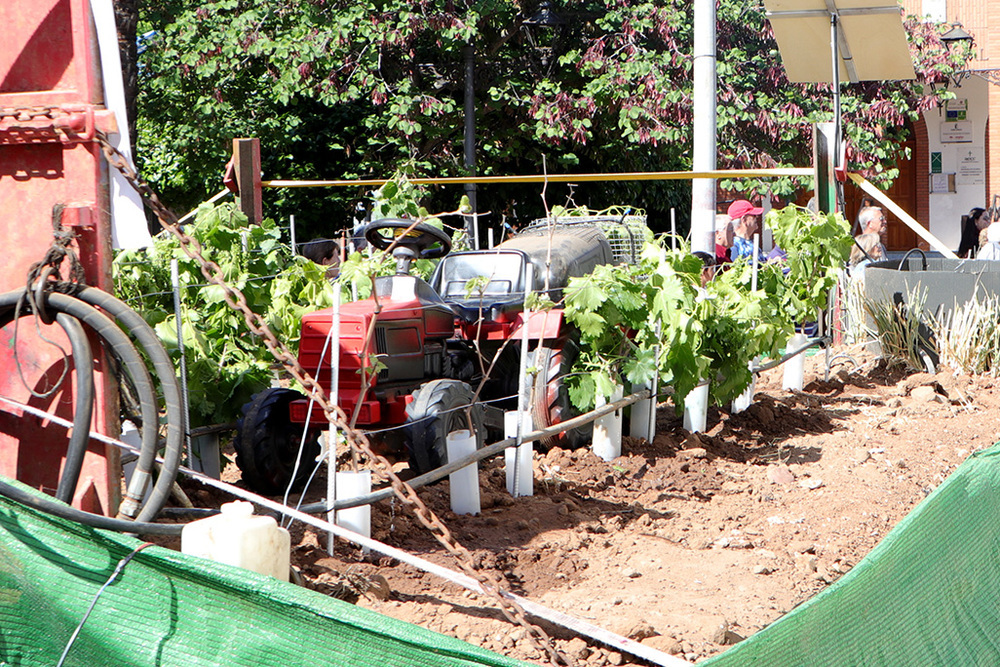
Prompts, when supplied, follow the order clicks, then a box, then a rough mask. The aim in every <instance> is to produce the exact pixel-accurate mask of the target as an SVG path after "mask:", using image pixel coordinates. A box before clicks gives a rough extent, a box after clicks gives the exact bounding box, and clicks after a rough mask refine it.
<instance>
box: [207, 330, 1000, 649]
mask: <svg viewBox="0 0 1000 667" xmlns="http://www.w3.org/2000/svg"><path fill="white" fill-rule="evenodd" d="M834 352H835V353H836V354H831V357H832V362H828V361H827V357H826V355H825V354H824V353H823V352H820V353H819V354H816V355H815V356H811V357H809V358H808V359H807V360H806V384H805V387H804V390H803V391H801V392H789V391H785V390H783V389H782V373H783V371H782V369H781V368H778V369H775V370H772V371H768V372H766V373H764V374H763V375H762V377H761V378H760V379H759V380H758V383H757V388H756V395H755V399H754V402H753V404H752V405H751V407H750V408H749V409H748V410H746V411H745V412H742V413H739V414H730V413H729V412H728V411H726V410H719V409H715V408H713V409H710V411H709V415H708V430H707V432H706V433H704V434H690V433H688V432H687V431H685V430H684V429H683V427H682V420H681V419H680V418H678V417H676V416H675V415H674V412H673V408H672V406H670V405H669V404H666V405H664V406H661V409H660V410H659V412H658V417H657V435H656V437H655V439H654V440H653V442H652V443H647V442H644V441H640V440H636V439H631V438H626V439H625V442H624V445H623V455H622V456H621V457H620V458H618V459H615V460H614V461H611V462H608V463H606V462H604V461H602V460H600V459H598V458H597V457H595V456H594V455H593V454H592V453H590V452H589V451H588V450H578V451H563V450H560V449H553V450H551V451H549V452H548V453H546V454H538V453H536V454H535V460H534V471H535V495H534V496H533V497H530V498H519V499H516V500H515V499H513V498H511V497H510V496H509V495H508V494H507V493H506V490H505V486H504V471H503V462H502V459H499V460H493V461H489V462H486V463H484V464H483V465H482V466H481V468H480V479H481V485H482V507H483V510H482V513H481V514H479V515H478V516H456V515H454V514H452V513H451V512H450V510H449V499H448V483H447V481H444V482H441V483H439V484H436V485H433V486H431V487H429V488H424V489H422V490H421V491H420V496H421V498H423V499H424V500H425V502H426V503H427V504H428V505H429V506H430V507H431V508H433V509H434V510H435V511H436V512H437V513H438V514H439V516H441V517H442V519H443V520H444V521H445V522H446V524H447V525H448V527H449V528H450V529H451V530H452V531H453V532H454V534H455V535H456V536H457V537H458V539H459V540H460V541H461V542H462V543H463V544H464V545H465V546H466V547H467V548H468V549H470V550H471V551H472V552H473V554H474V555H475V558H476V560H477V562H478V563H479V564H481V565H482V566H490V567H495V568H497V569H499V571H500V572H501V573H502V575H503V577H504V578H505V579H506V581H507V582H508V585H509V586H510V588H511V590H513V591H514V592H515V593H517V594H519V595H522V596H524V597H526V598H528V599H530V600H532V601H535V602H538V603H540V604H542V605H545V606H547V607H549V608H552V609H555V610H557V611H559V612H563V613H565V614H569V615H570V616H574V617H576V618H579V619H583V620H585V621H588V622H590V623H592V624H594V625H598V626H601V627H603V628H606V629H608V630H611V631H613V632H616V633H619V634H621V635H625V636H628V637H632V638H634V639H637V640H640V641H642V642H643V643H646V644H649V645H651V646H654V647H656V648H658V649H660V650H663V651H666V652H669V653H672V654H676V655H677V657H679V658H683V659H686V660H688V661H692V662H694V661H697V660H700V659H703V658H705V657H707V656H711V655H714V654H717V653H719V652H721V651H724V650H725V649H726V648H727V646H728V645H729V644H732V643H735V642H737V641H739V640H740V639H741V638H743V637H747V636H749V635H752V634H753V633H755V632H757V631H759V630H760V629H762V628H764V627H765V626H767V625H768V624H769V623H771V622H773V621H774V620H775V619H777V618H778V617H780V616H781V615H782V614H784V613H786V612H787V611H789V610H791V609H792V608H793V607H795V606H796V605H798V604H800V603H802V602H803V601H805V600H806V599H808V598H810V597H812V596H813V595H815V594H816V593H818V592H819V591H821V590H822V589H823V588H824V587H826V586H828V585H829V584H830V583H831V582H833V581H835V580H836V579H837V578H838V577H840V576H841V575H843V574H844V573H845V572H846V571H848V570H849V569H850V568H851V567H853V566H854V565H855V564H856V563H857V562H858V561H859V560H860V559H862V558H863V557H864V556H865V555H866V554H867V553H868V552H869V551H870V550H871V549H872V548H873V547H874V546H875V545H876V544H877V543H878V542H879V541H880V540H881V539H882V538H883V537H884V536H885V535H886V533H888V531H889V530H890V529H891V528H892V527H893V526H894V525H895V524H896V523H897V522H898V521H899V520H900V519H901V518H902V517H903V516H905V515H906V514H907V513H908V512H910V510H912V509H913V507H914V506H915V505H916V504H917V503H919V502H920V501H921V500H922V499H923V498H924V497H925V496H926V495H927V494H928V493H930V492H931V490H933V489H934V488H935V487H936V486H938V485H939V484H940V483H941V482H942V481H943V480H944V479H945V478H946V477H947V476H948V475H949V473H951V472H952V471H953V470H954V469H955V467H956V466H958V464H960V463H961V462H962V461H963V460H964V459H965V458H966V457H967V456H968V455H969V454H970V453H972V452H974V451H977V450H979V449H983V448H985V447H988V446H990V445H991V444H993V443H994V442H996V441H997V440H998V439H1000V422H998V421H997V420H996V419H995V418H994V415H995V410H996V408H997V406H998V403H1000V388H998V384H997V381H996V380H995V379H994V378H989V377H968V376H962V375H954V374H952V373H951V372H949V371H941V372H938V373H937V374H936V375H929V374H927V373H908V372H906V371H904V370H902V369H901V368H887V367H886V364H885V362H884V361H880V360H877V359H874V358H871V357H870V356H867V355H865V354H863V353H862V352H861V351H860V350H857V349H854V350H851V349H843V348H840V349H837V350H834ZM828 363H830V370H829V379H828V380H824V377H825V375H826V370H827V364H828ZM234 475H238V470H236V469H235V465H232V464H230V465H229V466H228V467H227V471H226V476H229V477H232V476H234ZM321 488H322V487H321ZM192 490H193V491H194V495H195V497H198V496H201V497H203V498H208V497H209V496H208V494H207V493H206V492H204V491H199V490H197V489H192ZM372 537H374V538H375V539H377V540H380V541H383V542H386V543H388V544H390V545H392V546H395V547H398V548H400V549H403V550H406V551H409V552H412V553H415V554H418V555H419V556H421V557H423V558H426V559H428V560H431V561H434V562H438V563H441V564H443V565H445V566H447V567H449V568H451V569H456V570H457V569H458V567H457V565H456V563H455V561H454V560H453V559H452V558H451V557H449V556H448V555H447V554H445V553H444V551H443V549H442V548H441V547H440V546H439V545H438V544H437V542H436V541H434V539H433V538H432V537H430V535H429V534H428V533H427V531H426V530H424V529H423V528H421V527H420V526H419V525H418V524H417V523H416V521H415V520H414V519H413V518H412V517H411V516H409V515H408V514H407V513H406V512H405V511H404V510H403V509H402V508H401V506H400V504H399V503H398V502H394V503H389V502H384V503H381V504H379V505H377V506H376V507H375V508H374V509H373V513H372ZM325 544H326V538H325V535H317V534H316V533H315V532H314V531H313V530H312V529H305V530H303V528H302V527H301V524H299V525H298V526H293V529H292V561H293V566H294V568H296V569H297V570H298V571H299V573H300V574H301V576H302V578H303V580H304V584H305V585H306V586H308V587H309V588H312V589H314V590H317V591H319V592H322V593H325V594H329V595H335V596H337V597H341V598H344V599H348V600H350V601H353V602H355V603H356V604H358V605H362V606H364V607H368V608H370V609H373V610H375V611H377V612H379V613H382V614H386V615H388V616H392V617H395V618H398V619H402V620H405V621H409V622H412V623H415V624H418V625H421V626H423V627H426V628H429V629H431V630H435V631H438V632H442V633H445V634H448V635H452V636H455V637H458V638H460V639H463V640H466V641H468V642H471V643H473V644H477V645H479V646H483V647H485V648H487V649H491V650H494V651H497V652H499V653H502V654H505V655H508V656H511V657H514V658H519V659H524V660H528V661H533V662H538V663H543V662H544V660H543V656H542V655H541V654H540V653H539V652H537V651H536V650H534V649H533V648H532V647H531V645H530V644H529V643H528V642H527V641H526V640H525V639H524V631H523V630H521V629H520V628H518V627H517V626H514V625H512V624H510V623H509V622H507V621H506V620H504V619H503V617H502V615H501V614H500V612H499V611H498V610H497V609H496V608H495V607H494V606H493V605H492V604H491V603H490V602H489V600H488V599H486V598H483V597H478V596H476V595H474V594H472V593H470V592H467V591H465V590H464V589H462V588H460V587H458V586H456V585H454V584H447V583H444V582H442V580H440V579H438V578H436V577H434V576H431V575H428V574H424V573H422V572H420V571H418V570H416V569H414V568H412V567H410V566H407V565H403V564H400V563H398V562H396V561H394V560H392V559H388V558H384V557H383V558H379V557H378V556H377V555H368V556H365V555H363V554H361V552H360V551H359V550H358V549H357V548H355V547H353V546H352V545H350V544H347V543H340V542H338V545H337V548H336V550H335V554H334V555H333V556H330V555H329V554H327V553H326V552H325V550H324V548H323V546H321V545H324V546H325ZM541 625H542V626H543V627H544V628H545V629H546V631H548V632H549V633H550V634H551V635H552V636H553V637H554V638H555V639H556V643H557V645H558V647H559V648H560V649H561V650H562V651H563V652H564V653H565V655H566V656H567V657H568V658H569V659H570V660H571V661H572V662H573V663H574V664H579V665H592V666H595V667H596V666H600V665H608V664H611V665H622V664H626V665H628V664H646V663H644V662H642V661H641V660H639V659H638V658H635V657H633V656H630V655H628V654H622V653H618V652H617V651H614V650H611V649H609V648H606V647H604V646H602V645H600V644H598V643H596V642H593V641H590V640H585V639H581V638H579V637H574V635H573V634H572V633H570V632H568V631H566V630H564V629H561V628H559V627H556V626H553V625H550V624H546V623H541Z"/></svg>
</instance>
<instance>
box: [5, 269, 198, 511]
mask: <svg viewBox="0 0 1000 667" xmlns="http://www.w3.org/2000/svg"><path fill="white" fill-rule="evenodd" d="M23 293H24V290H15V291H13V292H7V293H5V294H0V326H5V325H6V324H7V323H9V322H10V321H11V320H12V319H13V314H14V306H16V304H17V303H18V302H19V301H20V299H21V296H22V295H23ZM46 300H47V302H48V303H47V307H49V308H51V309H52V310H54V311H56V312H58V313H65V314H66V315H69V316H72V317H75V318H77V319H79V320H82V321H83V322H84V323H86V324H87V325H88V326H90V327H91V328H92V329H93V330H94V331H95V332H96V333H97V334H98V335H99V336H100V337H101V338H103V339H104V340H105V341H106V342H107V344H108V347H109V350H110V351H111V352H112V353H113V354H114V355H115V356H117V357H118V359H120V360H121V361H122V363H123V365H124V368H125V371H126V375H127V376H128V379H129V380H130V381H131V382H132V385H133V387H134V388H135V390H136V393H137V394H138V395H139V396H140V410H141V415H142V420H143V441H142V448H141V450H140V455H139V461H140V462H145V461H148V462H149V468H151V467H152V462H153V461H154V460H155V457H156V450H157V447H158V439H157V424H158V421H159V411H158V408H157V403H156V393H155V390H154V387H153V383H152V380H151V379H150V376H149V371H148V370H147V369H146V365H145V363H144V362H143V361H142V357H141V356H140V355H139V353H138V351H137V350H136V348H135V346H134V345H133V344H132V341H131V340H130V339H129V337H128V336H127V335H125V333H124V332H123V331H122V330H121V329H119V328H118V327H117V326H116V325H115V324H114V322H112V321H111V320H110V319H109V318H108V317H107V316H105V315H104V314H102V313H101V312H100V311H98V310H97V309H96V308H95V307H94V306H95V305H96V306H99V307H101V308H103V309H104V310H106V311H107V312H109V313H111V314H112V315H114V316H115V317H117V318H118V319H120V320H121V321H122V322H123V324H125V325H127V326H129V327H130V331H131V332H132V333H133V334H134V335H135V336H136V338H137V339H139V341H140V344H142V345H143V347H144V349H145V350H146V352H147V355H148V356H149V357H150V359H151V360H152V361H153V365H154V369H155V370H156V372H157V375H158V376H159V378H160V384H161V386H162V387H163V391H164V396H165V399H166V402H167V414H168V422H169V424H168V433H167V448H166V452H165V454H164V464H163V467H162V470H161V472H160V475H159V478H158V479H157V482H156V484H155V486H154V489H153V492H152V493H150V496H149V498H148V500H147V501H146V503H145V504H144V505H143V506H142V510H141V511H140V512H139V514H138V516H137V517H136V519H137V521H138V522H140V523H141V522H144V521H147V520H149V519H152V518H155V516H156V514H157V513H158V512H159V511H160V509H162V508H163V505H165V504H166V501H167V499H168V497H169V495H170V491H171V487H172V486H173V483H174V480H175V479H176V475H177V470H178V468H179V466H180V459H181V455H182V454H183V439H182V435H181V434H182V430H183V425H182V424H180V423H179V421H178V418H179V415H180V414H181V413H180V394H179V391H178V390H177V384H176V377H175V376H174V369H173V364H172V363H170V358H169V356H168V355H167V353H166V351H165V350H164V349H163V347H162V345H161V344H160V342H159V339H157V338H156V334H155V333H154V332H153V331H152V329H151V328H150V327H149V325H148V324H146V323H145V321H143V320H142V318H141V317H139V315H138V314H136V313H135V312H134V311H132V310H131V309H129V308H128V306H126V305H125V304H124V303H122V302H121V301H119V300H118V299H115V298H114V297H113V296H111V295H109V294H107V293H105V292H101V291H100V290H95V289H92V288H83V289H81V290H79V292H78V293H77V294H76V295H75V297H74V296H68V295H66V294H61V293H59V292H47V293H46ZM24 314H27V313H24ZM78 368H79V366H78ZM88 422H89V420H88ZM75 430H76V429H74V431H75ZM82 430H83V431H84V433H85V434H86V435H89V423H88V425H87V428H85V429H82ZM137 468H138V466H137ZM149 468H147V469H146V470H145V473H146V474H145V476H142V475H139V472H138V471H137V475H139V476H138V477H136V476H135V475H134V476H133V480H132V484H130V485H129V492H128V493H129V496H131V497H132V500H133V501H136V502H137V500H138V499H141V498H142V496H143V494H144V492H145V490H146V486H147V483H148V480H149V472H148V470H149ZM81 514H82V516H85V517H96V516H97V515H93V514H90V513H87V512H82V513H81ZM104 518H105V517H101V519H102V520H103V519H104ZM128 523H131V522H129V521H124V522H123V524H128Z"/></svg>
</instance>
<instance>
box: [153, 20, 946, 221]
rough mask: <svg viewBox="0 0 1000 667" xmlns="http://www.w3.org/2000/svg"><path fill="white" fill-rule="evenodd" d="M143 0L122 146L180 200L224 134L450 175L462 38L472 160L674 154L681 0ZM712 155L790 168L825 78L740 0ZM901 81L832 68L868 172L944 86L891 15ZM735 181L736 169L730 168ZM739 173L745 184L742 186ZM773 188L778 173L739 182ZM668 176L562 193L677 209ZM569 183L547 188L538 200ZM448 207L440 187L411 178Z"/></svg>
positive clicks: (942, 72) (686, 83)
mask: <svg viewBox="0 0 1000 667" xmlns="http://www.w3.org/2000/svg"><path fill="white" fill-rule="evenodd" d="M155 5H156V6H155V7H146V8H143V9H142V11H143V14H142V17H141V18H142V25H141V27H140V28H141V31H142V32H145V31H148V30H156V31H157V35H158V37H157V41H156V43H155V44H154V46H152V47H150V48H149V49H147V50H146V52H145V54H144V56H143V59H142V62H141V68H140V72H141V73H140V77H141V86H140V88H141V92H140V119H139V126H140V132H139V133H140V138H139V155H140V158H141V160H142V167H143V169H144V171H145V173H146V174H147V175H148V176H149V177H150V178H151V180H152V181H153V182H154V184H155V185H156V187H157V188H159V189H160V190H161V191H162V192H163V193H164V194H165V196H166V199H167V201H171V202H173V203H175V205H179V206H192V205H194V204H196V203H197V202H198V201H200V200H201V199H203V198H204V197H205V196H206V195H208V194H211V193H212V192H213V191H215V190H217V189H218V188H219V184H220V175H221V172H222V167H223V165H224V164H225V162H226V160H227V159H228V154H229V152H230V146H231V139H232V138H233V137H235V136H256V137H259V138H260V139H261V142H262V146H263V152H264V156H263V158H264V165H263V169H264V171H265V173H266V176H267V177H268V178H293V179H294V178H344V179H350V178H356V177H364V178H388V177H389V176H391V174H392V173H393V172H394V171H395V170H397V169H403V170H405V171H408V172H409V173H413V174H415V175H420V176H424V175H428V176H458V175H462V174H464V173H465V167H464V166H463V160H462V138H463V89H464V69H463V56H462V48H463V46H464V45H466V44H467V43H471V44H473V45H474V46H475V50H476V54H477V69H476V81H475V90H476V100H477V114H476V115H477V118H476V126H477V132H478V136H477V151H478V156H479V157H478V164H479V173H480V174H525V173H538V172H540V171H541V170H542V169H543V167H544V168H545V169H546V170H547V171H548V172H549V173H560V172H561V173H587V172H597V171H605V172H624V171H646V170H665V169H687V168H689V167H690V155H689V153H690V143H691V136H690V127H691V103H690V90H691V69H692V63H691V56H690V54H691V40H692V35H691V25H692V17H691V7H690V3H689V2H686V1H685V0H653V1H650V2H642V3H631V2H626V1H625V0H603V1H598V0H570V1H567V2H565V3H563V4H562V5H561V6H560V7H558V8H557V11H558V12H559V13H560V14H561V16H562V17H563V18H564V20H565V22H564V24H563V25H562V26H560V27H556V28H546V27H542V26H529V25H528V24H527V23H526V17H530V16H532V15H533V14H534V12H535V11H536V10H537V5H536V4H535V3H534V2H533V1H532V0H528V2H526V3H525V4H523V5H520V4H515V3H513V2H508V1H506V0H464V1H462V0H460V1H459V2H456V1H455V0H364V1H362V2H355V1H353V0H352V1H347V0H281V1H280V2H268V3H262V2H256V1H254V0H217V1H216V2H212V3H205V2H203V1H199V2H195V1H194V0H164V1H163V2H160V3H155ZM718 17H719V18H718V20H719V29H718V33H719V59H718V67H719V105H720V108H719V151H720V158H719V164H720V167H751V166H753V167H757V166H783V165H793V166H802V165H804V164H807V163H808V161H809V150H810V149H809V147H810V146H811V131H812V130H811V124H812V123H813V122H815V121H820V120H829V118H830V106H831V102H830V97H831V96H830V92H829V86H825V85H806V84H790V83H788V81H787V79H786V77H785V75H784V71H783V69H782V67H781V64H780V61H779V59H778V56H777V48H776V45H775V42H774V39H773V36H772V34H771V31H770V27H769V26H768V24H767V22H766V19H765V17H764V13H763V8H762V7H761V6H760V5H748V4H746V3H744V2H742V1H741V0H720V5H719V12H718ZM907 25H908V29H909V33H910V35H911V48H912V50H913V53H914V60H915V62H916V63H917V70H918V74H919V75H920V77H921V79H920V80H918V82H917V83H916V84H913V83H912V82H892V83H883V84H872V83H865V84H857V85H847V86H845V87H844V89H843V94H842V107H843V111H844V117H845V127H846V130H847V134H848V138H849V141H850V144H851V146H852V153H851V159H852V166H854V167H855V168H860V169H861V170H862V171H865V172H866V173H868V174H869V175H872V176H875V177H876V178H881V179H883V180H888V179H891V178H893V177H894V176H895V172H894V161H895V158H896V156H897V153H898V150H899V148H898V146H899V143H900V140H901V138H902V134H903V133H904V132H905V128H904V127H903V123H902V122H901V120H902V119H904V118H906V117H908V116H909V117H915V116H916V114H918V113H919V112H920V111H921V110H923V109H926V108H929V107H931V106H933V105H935V104H937V103H938V102H939V100H940V98H941V97H942V96H943V95H944V94H945V93H943V92H934V91H931V90H929V88H928V87H926V86H925V85H923V84H924V83H926V82H929V81H933V80H935V79H940V78H942V77H944V76H946V75H947V74H948V73H949V72H950V71H952V70H953V69H954V68H955V67H956V66H957V65H959V64H960V63H959V62H958V61H959V60H961V59H960V58H955V59H951V58H949V56H948V52H947V50H946V49H945V48H944V46H943V45H942V43H941V42H940V39H939V36H940V34H941V28H940V27H938V26H928V25H926V24H921V23H919V22H917V21H915V20H910V21H908V24H907ZM736 185H737V187H740V185H741V184H736ZM744 185H745V184H744ZM751 185H752V187H756V188H770V189H772V191H773V192H775V193H776V194H787V193H788V192H790V191H791V190H792V189H794V187H795V184H794V183H792V182H781V183H770V182H768V183H754V184H751ZM686 190H687V183H685V182H669V183H663V182H651V181H644V182H631V183H627V182H626V183H587V184H585V185H584V184H581V185H579V186H578V187H577V188H576V189H575V190H573V191H572V192H573V197H574V199H575V203H578V204H586V205H590V206H592V207H593V208H604V207H605V206H608V205H611V204H630V205H638V206H642V207H644V208H645V209H646V210H647V211H648V212H649V214H650V219H651V223H652V224H653V225H654V227H655V226H656V225H660V227H661V228H662V226H663V220H665V219H666V215H665V214H666V212H667V211H668V210H669V208H670V207H671V206H679V210H680V211H681V212H682V215H681V216H680V217H681V218H682V219H683V218H686V214H685V213H683V212H684V211H685V209H686V206H685V204H684V202H686V201H688V199H687V195H686ZM569 192H570V190H569V189H568V188H566V187H563V186H560V187H556V186H549V188H548V189H547V191H546V195H547V197H548V201H549V202H550V203H561V201H562V198H564V197H566V196H567V194H568V193H569ZM366 194H367V193H365V192H364V191H361V190H358V189H350V190H345V189H338V190H336V191H331V190H324V191H315V190H313V191H302V190H289V191H281V192H279V193H276V194H271V193H269V195H268V205H269V207H273V209H272V210H270V211H269V213H270V214H272V215H274V216H276V217H278V218H281V217H283V216H284V215H287V214H288V213H295V214H296V218H297V220H299V221H302V222H303V223H304V224H305V225H306V226H307V227H309V228H310V229H311V231H312V232H313V233H329V231H332V229H337V228H340V227H343V226H345V224H346V223H347V220H348V219H349V216H350V215H351V213H352V212H353V210H354V205H355V204H356V203H357V201H358V200H359V199H362V198H364V197H365V195H366ZM428 198H429V200H431V201H430V202H429V205H430V206H431V207H434V206H437V205H438V202H436V201H433V200H434V199H435V198H441V199H442V200H443V201H445V202H447V203H444V204H442V206H443V208H451V204H452V203H453V202H454V201H455V200H456V199H457V193H456V192H453V191H451V190H448V189H444V188H440V189H432V190H431V191H429V192H428ZM479 209H480V210H481V211H483V210H488V211H492V212H493V214H494V217H493V223H494V224H497V223H499V220H498V218H499V217H500V216H506V217H507V220H508V221H509V222H512V223H516V222H523V221H524V220H525V219H530V218H531V217H535V216H537V215H540V214H541V213H542V201H541V198H540V197H539V188H538V186H535V185H531V186H505V187H500V186H496V187H494V186H489V187H482V188H480V191H479Z"/></svg>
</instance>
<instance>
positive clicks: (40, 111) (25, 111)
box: [0, 107, 69, 123]
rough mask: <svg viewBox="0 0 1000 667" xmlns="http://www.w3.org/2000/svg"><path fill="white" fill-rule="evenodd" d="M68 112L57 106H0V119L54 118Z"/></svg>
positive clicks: (29, 119)
mask: <svg viewBox="0 0 1000 667" xmlns="http://www.w3.org/2000/svg"><path fill="white" fill-rule="evenodd" d="M68 115H69V112H68V111H66V110H65V109H60V108H59V107H0V120H3V119H5V118H11V119H13V120H15V121H17V122H20V123H24V122H27V121H32V120H35V119H37V118H50V119H52V118H56V117H57V116H68Z"/></svg>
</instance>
